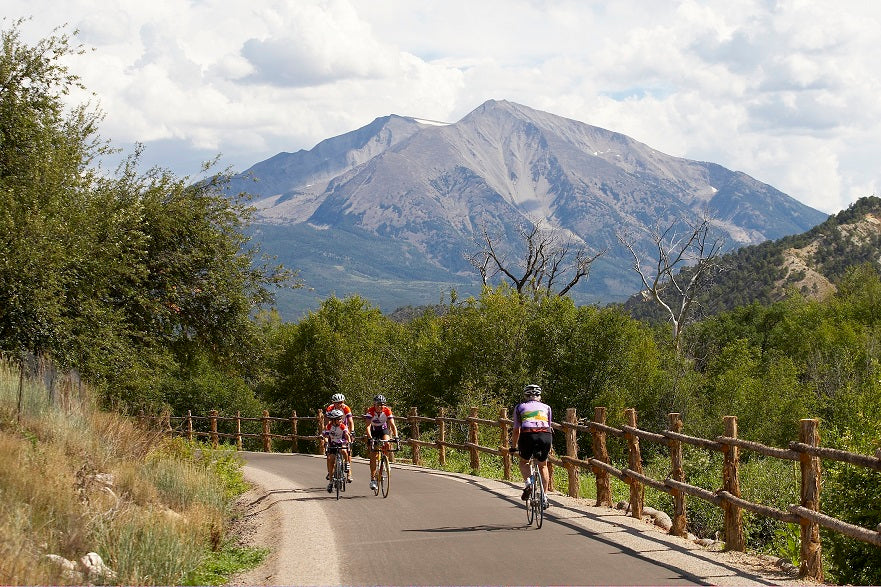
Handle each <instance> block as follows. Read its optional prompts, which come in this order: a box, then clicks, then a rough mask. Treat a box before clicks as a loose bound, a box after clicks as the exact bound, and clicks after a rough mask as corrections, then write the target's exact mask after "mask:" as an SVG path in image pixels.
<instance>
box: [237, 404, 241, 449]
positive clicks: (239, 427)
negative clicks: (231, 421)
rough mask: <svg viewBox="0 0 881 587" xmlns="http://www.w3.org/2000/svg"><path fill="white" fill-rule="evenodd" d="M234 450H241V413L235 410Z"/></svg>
mask: <svg viewBox="0 0 881 587" xmlns="http://www.w3.org/2000/svg"><path fill="white" fill-rule="evenodd" d="M236 450H242V413H241V412H236Z"/></svg>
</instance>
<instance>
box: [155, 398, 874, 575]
mask: <svg viewBox="0 0 881 587" xmlns="http://www.w3.org/2000/svg"><path fill="white" fill-rule="evenodd" d="M624 416H625V421H626V424H625V425H623V426H621V428H615V427H613V426H609V425H607V424H606V408H603V407H597V408H595V409H594V414H593V419H592V420H579V419H578V418H577V413H576V410H575V408H569V409H567V410H566V419H565V421H563V422H559V423H558V422H552V426H553V428H554V429H555V430H561V431H563V433H564V434H565V435H566V454H565V455H560V456H557V455H553V454H552V456H551V457H550V463H551V466H554V465H557V466H562V467H564V468H565V469H566V470H567V472H568V481H569V482H568V487H569V489H568V494H569V496H571V497H579V491H580V484H579V482H578V473H579V471H580V470H586V471H590V472H591V473H593V475H594V476H595V479H596V496H597V499H596V505H598V506H602V505H605V506H612V494H611V485H610V476H614V477H616V478H618V479H620V480H621V481H623V482H624V483H626V484H627V485H628V486H629V489H630V499H629V511H630V512H631V515H632V516H633V517H635V518H642V516H643V501H644V497H643V496H644V487H645V486H649V487H652V488H654V489H656V490H658V491H663V492H666V493H668V494H670V495H671V496H672V498H673V515H672V516H671V520H672V527H671V528H670V533H671V534H674V535H677V536H685V535H686V529H685V528H686V520H687V516H686V496H691V497H695V498H697V499H701V500H703V501H706V502H709V503H711V504H713V505H714V506H717V507H720V508H722V510H723V512H724V540H725V548H726V549H727V550H735V551H743V550H744V546H745V543H744V535H743V520H742V511H743V510H746V511H749V512H752V513H755V514H758V515H761V516H766V517H769V518H772V519H775V520H779V521H781V522H788V523H792V524H798V525H799V526H800V528H801V549H800V557H801V564H800V566H799V575H800V576H802V577H808V578H812V579H815V580H819V581H821V580H822V579H823V569H822V562H821V545H820V531H819V530H820V527H821V526H822V527H824V528H827V529H829V530H832V531H833V532H837V533H840V534H843V535H846V536H849V537H850V538H854V539H856V540H860V541H863V542H867V543H870V544H873V545H875V546H879V547H881V523H879V524H878V526H876V527H875V528H873V529H867V528H863V527H860V526H855V525H853V524H849V523H846V522H844V521H842V520H839V519H837V518H834V517H831V516H828V515H825V514H823V513H821V511H820V488H821V486H822V481H821V466H820V463H821V459H828V460H834V461H841V462H845V463H849V464H851V465H856V466H859V467H865V468H869V469H872V470H874V471H881V449H879V450H878V451H877V452H876V454H875V455H874V456H867V455H861V454H856V453H852V452H847V451H843V450H838V449H834V448H828V447H822V446H820V443H819V421H818V420H815V419H803V420H801V421H800V432H799V439H798V441H797V442H791V443H790V444H789V447H788V448H785V449H784V448H777V447H773V446H766V445H764V444H760V443H757V442H751V441H749V440H744V439H741V438H738V435H737V417H736V416H725V417H724V419H723V420H724V425H725V434H724V435H723V436H718V437H716V438H715V439H712V440H711V439H705V438H698V437H694V436H688V435H686V434H683V433H682V426H683V422H682V418H681V415H680V414H675V413H674V414H669V415H668V419H669V426H668V429H667V430H662V431H660V432H650V431H648V430H642V429H640V428H638V427H637V422H636V410H634V409H628V410H625V413H624ZM398 420H399V421H400V420H404V421H405V422H406V423H407V424H408V426H407V428H408V429H409V436H408V437H406V438H402V442H403V443H405V444H407V445H409V447H410V450H411V453H412V462H413V464H414V465H423V459H422V455H421V448H423V447H431V448H434V449H436V450H437V455H438V461H439V464H440V465H441V466H443V465H445V464H446V451H447V449H453V450H459V451H466V452H469V453H470V456H471V469H472V470H474V471H477V470H478V469H479V468H480V454H481V453H486V454H491V455H495V456H497V457H500V458H501V459H502V462H503V468H504V476H505V479H508V480H510V479H511V456H510V454H509V452H508V444H509V438H508V437H509V432H510V430H511V426H512V424H513V421H512V420H510V419H509V418H508V414H507V409H505V408H502V409H500V410H499V416H498V418H497V419H495V420H490V419H486V418H480V417H478V409H477V408H471V410H470V415H469V416H468V417H466V418H452V417H449V416H447V415H446V412H445V410H444V409H440V410H439V413H438V415H437V416H436V417H429V416H421V415H419V414H418V413H417V410H416V408H411V409H410V412H409V414H408V415H407V416H406V417H398ZM206 422H207V424H208V425H207V427H206V426H205V423H206ZM219 422H221V423H231V424H233V425H234V430H233V431H231V432H220V431H219V430H218V423H219ZM301 422H308V423H309V426H308V427H309V428H312V429H313V430H314V431H315V433H314V434H302V431H301V430H300V426H299V424H300V423H301ZM243 423H245V424H248V425H250V426H251V427H252V428H253V424H254V423H259V424H260V426H261V428H262V429H261V430H260V432H250V433H246V432H243V431H242V424H243ZM282 423H284V424H285V425H286V426H287V427H288V430H289V431H290V432H289V433H287V434H278V433H273V432H272V429H273V426H276V427H277V426H279V425H281V424H282ZM420 424H426V425H428V424H431V425H433V428H434V439H433V440H427V439H424V438H423V436H422V435H421V434H420ZM166 426H167V428H168V429H169V430H170V431H171V432H172V433H174V434H177V435H181V436H186V437H188V438H189V439H190V440H194V439H196V438H200V437H201V438H208V439H209V440H210V442H211V444H212V445H213V446H215V447H216V446H218V444H219V442H220V439H234V440H235V444H236V447H237V449H239V450H242V446H243V439H259V440H260V445H261V446H262V450H264V451H267V452H271V451H272V450H273V440H284V441H287V442H289V443H290V450H291V452H300V446H301V445H300V443H301V442H302V441H310V444H311V443H312V442H314V446H315V449H314V451H315V453H316V454H323V452H324V446H323V437H322V436H321V434H320V432H321V430H323V429H324V412H322V411H320V410H319V411H318V413H317V415H315V416H298V415H297V413H296V412H294V413H292V414H291V416H290V417H288V418H279V417H270V416H269V413H268V412H265V411H264V412H263V416H262V417H259V418H246V417H242V416H241V415H240V414H237V415H236V416H221V415H219V414H218V412H217V411H216V410H214V411H212V412H211V413H210V414H209V415H208V416H194V415H192V414H191V413H189V412H188V413H187V415H186V416H179V417H167V421H166ZM452 426H459V427H462V428H465V429H467V440H465V441H464V442H458V443H457V442H452V441H451V440H452V438H448V431H450V428H451V427H452ZM480 426H491V427H494V428H496V429H497V430H498V435H499V436H498V438H499V444H498V446H497V447H495V448H493V447H488V446H482V445H480V444H479V438H480ZM206 428H207V429H206ZM399 428H400V422H399ZM579 433H587V434H590V436H591V441H592V443H591V444H592V453H593V457H590V458H586V459H581V458H579V455H578V442H577V435H578V434H579ZM607 436H614V437H617V438H620V439H622V440H623V442H624V443H625V444H626V449H627V467H626V468H623V469H619V468H617V467H614V466H613V465H612V464H611V462H610V459H609V452H608V450H607V447H606V438H607ZM463 440H464V438H463ZM640 440H644V441H648V442H655V443H660V444H662V445H665V446H667V447H668V449H669V454H670V474H669V475H668V477H667V478H666V479H663V480H658V479H653V478H651V477H648V476H646V475H645V474H644V473H643V468H642V456H641V452H640V444H639V443H640ZM683 445H691V446H695V447H700V448H703V449H707V450H709V451H716V452H721V453H722V458H723V467H722V488H721V489H719V490H718V491H709V490H706V489H704V488H701V487H697V486H695V485H691V484H689V483H686V481H685V473H684V471H683V468H682V463H683V459H682V446H683ZM740 450H747V451H752V452H755V453H757V454H760V455H763V456H766V457H772V458H775V459H784V460H789V461H795V462H797V463H799V466H800V469H801V479H800V497H801V500H800V503H799V504H793V505H790V506H789V508H788V510H787V511H783V510H779V509H776V508H773V507H770V506H766V505H762V504H758V503H753V502H750V501H748V500H746V499H743V498H742V497H741V492H740V481H739V462H740Z"/></svg>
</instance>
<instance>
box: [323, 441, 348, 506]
mask: <svg viewBox="0 0 881 587" xmlns="http://www.w3.org/2000/svg"><path fill="white" fill-rule="evenodd" d="M346 446H347V445H345V444H343V445H341V446H329V447H328V448H327V454H331V453H332V454H334V455H335V457H334V464H333V475H332V476H331V483H333V489H334V490H335V491H336V498H337V499H339V498H340V491H342V492H343V493H345V491H346V483H348V478H347V475H346V459H345V457H344V455H343V450H344V449H345V448H346Z"/></svg>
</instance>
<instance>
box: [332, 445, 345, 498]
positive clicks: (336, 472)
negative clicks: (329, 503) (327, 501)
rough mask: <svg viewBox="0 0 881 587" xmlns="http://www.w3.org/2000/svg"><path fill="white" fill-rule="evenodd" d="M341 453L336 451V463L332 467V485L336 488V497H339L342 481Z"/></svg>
mask: <svg viewBox="0 0 881 587" xmlns="http://www.w3.org/2000/svg"><path fill="white" fill-rule="evenodd" d="M342 460H343V458H342V455H340V454H339V453H337V455H336V465H335V466H334V468H333V485H334V488H336V498H337V499H339V498H340V485H342V483H343V463H342Z"/></svg>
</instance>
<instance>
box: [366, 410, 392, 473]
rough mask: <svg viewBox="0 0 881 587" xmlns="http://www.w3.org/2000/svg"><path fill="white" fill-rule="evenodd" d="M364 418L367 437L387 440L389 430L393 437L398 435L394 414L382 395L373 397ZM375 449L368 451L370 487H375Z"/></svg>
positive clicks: (386, 448) (384, 447) (385, 448)
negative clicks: (366, 423) (367, 422)
mask: <svg viewBox="0 0 881 587" xmlns="http://www.w3.org/2000/svg"><path fill="white" fill-rule="evenodd" d="M364 419H365V420H369V422H370V423H369V425H368V426H367V437H368V438H372V439H377V440H388V439H389V432H391V433H392V435H393V436H394V438H397V437H398V427H397V426H396V425H395V416H394V414H392V410H391V408H389V407H388V403H387V402H386V399H385V396H384V395H377V396H376V397H374V398H373V405H372V406H371V407H369V408H368V409H367V413H366V414H364ZM382 450H384V451H385V450H388V447H387V446H383V447H382ZM376 457H377V454H376V451H370V489H376V480H375V479H374V477H375V476H376V460H377V458H376Z"/></svg>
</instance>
